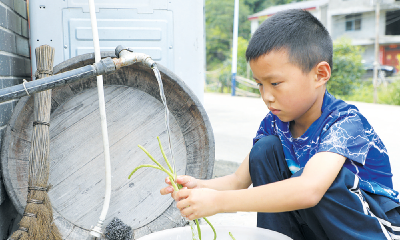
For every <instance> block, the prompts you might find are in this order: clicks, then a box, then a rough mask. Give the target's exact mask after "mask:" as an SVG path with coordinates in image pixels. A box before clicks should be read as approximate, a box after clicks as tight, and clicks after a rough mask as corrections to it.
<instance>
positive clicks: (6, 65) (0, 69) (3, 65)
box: [0, 54, 11, 76]
mask: <svg viewBox="0 0 400 240" xmlns="http://www.w3.org/2000/svg"><path fill="white" fill-rule="evenodd" d="M10 60H11V59H10V57H9V56H6V55H2V54H0V76H10V75H11V68H10Z"/></svg>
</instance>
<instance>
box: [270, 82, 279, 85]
mask: <svg viewBox="0 0 400 240" xmlns="http://www.w3.org/2000/svg"><path fill="white" fill-rule="evenodd" d="M278 84H279V82H276V83H271V85H272V86H277V85H278Z"/></svg>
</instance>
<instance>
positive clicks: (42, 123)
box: [33, 121, 50, 127]
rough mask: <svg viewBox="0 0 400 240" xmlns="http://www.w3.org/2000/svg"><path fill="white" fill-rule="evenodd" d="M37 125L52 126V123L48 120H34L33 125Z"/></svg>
mask: <svg viewBox="0 0 400 240" xmlns="http://www.w3.org/2000/svg"><path fill="white" fill-rule="evenodd" d="M36 125H46V126H49V127H50V123H48V122H42V121H34V122H33V126H36Z"/></svg>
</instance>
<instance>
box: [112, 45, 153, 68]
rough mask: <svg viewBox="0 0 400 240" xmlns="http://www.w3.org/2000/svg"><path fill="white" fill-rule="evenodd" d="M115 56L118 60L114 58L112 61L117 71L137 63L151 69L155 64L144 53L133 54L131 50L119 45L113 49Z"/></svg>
mask: <svg viewBox="0 0 400 240" xmlns="http://www.w3.org/2000/svg"><path fill="white" fill-rule="evenodd" d="M115 55H116V56H117V57H118V58H114V59H113V61H114V64H115V68H116V69H117V70H118V69H120V68H121V67H124V66H128V65H132V64H134V63H137V62H141V63H142V64H144V65H145V66H148V67H150V68H153V67H154V66H155V64H156V62H154V61H153V59H151V57H150V56H149V55H147V54H144V53H134V52H133V50H131V49H129V48H125V47H123V46H121V45H119V46H117V47H116V48H115Z"/></svg>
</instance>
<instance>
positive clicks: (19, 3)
mask: <svg viewBox="0 0 400 240" xmlns="http://www.w3.org/2000/svg"><path fill="white" fill-rule="evenodd" d="M14 10H15V11H16V12H17V13H18V14H19V15H20V16H21V17H23V18H24V19H27V12H26V1H24V0H14Z"/></svg>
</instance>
